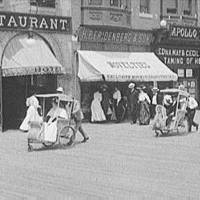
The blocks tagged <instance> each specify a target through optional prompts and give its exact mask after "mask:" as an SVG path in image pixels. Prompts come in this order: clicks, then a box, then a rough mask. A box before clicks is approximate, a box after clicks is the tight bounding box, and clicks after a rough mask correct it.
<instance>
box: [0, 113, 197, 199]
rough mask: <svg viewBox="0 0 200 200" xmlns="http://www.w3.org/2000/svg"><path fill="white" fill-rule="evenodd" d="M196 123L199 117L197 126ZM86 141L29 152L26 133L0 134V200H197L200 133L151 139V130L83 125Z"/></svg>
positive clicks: (107, 125)
mask: <svg viewBox="0 0 200 200" xmlns="http://www.w3.org/2000/svg"><path fill="white" fill-rule="evenodd" d="M199 119H200V118H199V117H198V122H200V120H199ZM84 128H85V130H86V131H87V132H88V134H89V136H90V140H89V141H88V142H87V143H85V144H82V143H78V141H81V140H82V138H81V136H80V135H78V136H77V139H76V141H77V142H76V144H75V145H74V146H73V147H71V148H70V147H68V148H65V149H62V148H53V149H48V150H47V149H45V148H42V149H41V147H42V146H41V145H35V148H36V150H35V151H33V152H27V139H26V137H27V134H26V133H22V132H19V131H13V130H9V131H7V132H5V133H1V134H0V142H1V145H0V200H4V199H5V200H7V199H8V200H21V199H23V200H26V199H27V200H43V199H48V200H51V199H52V200H86V199H88V200H90V199H91V200H97V199H98V200H100V199H102V200H107V199H108V200H118V199H119V200H129V199H130V200H135V199H136V200H146V199H147V200H149V199H150V200H168V199H169V200H174V199H178V200H198V199H200V130H199V132H195V130H193V132H192V133H190V134H185V135H176V134H175V135H173V136H168V137H158V138H155V137H154V136H153V131H152V130H151V125H150V126H139V125H131V124H130V123H128V122H126V123H121V124H110V123H108V124H90V123H85V124H84Z"/></svg>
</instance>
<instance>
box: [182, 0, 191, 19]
mask: <svg viewBox="0 0 200 200" xmlns="http://www.w3.org/2000/svg"><path fill="white" fill-rule="evenodd" d="M183 6H184V10H183V14H184V15H191V14H192V0H184V5H183Z"/></svg>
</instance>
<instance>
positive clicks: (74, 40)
mask: <svg viewBox="0 0 200 200" xmlns="http://www.w3.org/2000/svg"><path fill="white" fill-rule="evenodd" d="M79 49H80V44H79V38H78V34H77V32H75V33H74V34H73V35H72V51H73V67H74V96H76V95H77V72H78V71H77V62H78V58H77V56H78V52H77V50H79Z"/></svg>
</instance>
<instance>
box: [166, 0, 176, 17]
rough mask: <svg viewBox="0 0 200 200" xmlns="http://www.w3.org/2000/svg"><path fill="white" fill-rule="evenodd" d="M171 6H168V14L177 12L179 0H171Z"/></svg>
mask: <svg viewBox="0 0 200 200" xmlns="http://www.w3.org/2000/svg"><path fill="white" fill-rule="evenodd" d="M168 5H169V8H167V13H168V14H177V10H178V0H169V4H168Z"/></svg>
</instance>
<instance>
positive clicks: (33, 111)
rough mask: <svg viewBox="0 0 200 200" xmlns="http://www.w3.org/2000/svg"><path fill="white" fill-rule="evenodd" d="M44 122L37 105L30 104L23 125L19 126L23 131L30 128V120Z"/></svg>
mask: <svg viewBox="0 0 200 200" xmlns="http://www.w3.org/2000/svg"><path fill="white" fill-rule="evenodd" d="M33 121H34V122H42V117H41V116H40V115H39V114H38V111H37V107H35V106H33V105H30V106H29V107H28V109H27V112H26V117H25V118H24V120H23V122H22V124H21V126H20V127H19V129H20V130H22V131H28V130H29V129H30V122H33Z"/></svg>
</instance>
